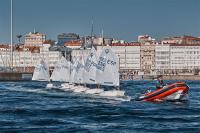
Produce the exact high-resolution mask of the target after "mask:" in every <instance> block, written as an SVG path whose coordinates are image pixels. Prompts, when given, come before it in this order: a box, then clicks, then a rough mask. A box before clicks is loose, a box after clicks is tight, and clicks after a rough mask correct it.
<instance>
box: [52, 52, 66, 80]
mask: <svg viewBox="0 0 200 133" xmlns="http://www.w3.org/2000/svg"><path fill="white" fill-rule="evenodd" d="M69 78H70V62H68V61H67V60H66V59H65V57H63V56H62V57H61V59H60V61H58V62H57V63H56V65H55V67H54V70H53V73H52V75H51V78H50V79H51V80H52V81H59V82H69Z"/></svg>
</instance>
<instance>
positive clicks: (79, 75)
mask: <svg viewBox="0 0 200 133" xmlns="http://www.w3.org/2000/svg"><path fill="white" fill-rule="evenodd" d="M83 72H84V58H83V56H80V58H79V60H78V63H77V66H76V73H75V76H74V82H75V83H78V84H82V83H83V74H84V73H83Z"/></svg>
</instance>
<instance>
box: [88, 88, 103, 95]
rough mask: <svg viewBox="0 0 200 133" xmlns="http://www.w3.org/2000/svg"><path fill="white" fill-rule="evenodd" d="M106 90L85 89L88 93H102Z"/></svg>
mask: <svg viewBox="0 0 200 133" xmlns="http://www.w3.org/2000/svg"><path fill="white" fill-rule="evenodd" d="M103 91H104V90H103V89H98V88H96V89H88V90H86V91H85V93H86V94H100V93H102V92H103Z"/></svg>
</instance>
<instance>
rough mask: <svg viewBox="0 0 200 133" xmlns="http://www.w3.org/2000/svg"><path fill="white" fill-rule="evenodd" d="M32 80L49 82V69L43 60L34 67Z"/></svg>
mask: <svg viewBox="0 0 200 133" xmlns="http://www.w3.org/2000/svg"><path fill="white" fill-rule="evenodd" d="M32 80H36V81H50V75H49V68H48V66H47V64H46V63H45V62H44V61H43V60H40V63H39V64H37V65H36V66H35V69H34V72H33V77H32Z"/></svg>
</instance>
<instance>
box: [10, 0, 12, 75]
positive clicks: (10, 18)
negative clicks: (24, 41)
mask: <svg viewBox="0 0 200 133" xmlns="http://www.w3.org/2000/svg"><path fill="white" fill-rule="evenodd" d="M10 15H11V18H10V26H11V29H10V44H11V49H10V55H11V57H10V61H11V70H12V71H13V0H11V13H10Z"/></svg>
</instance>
